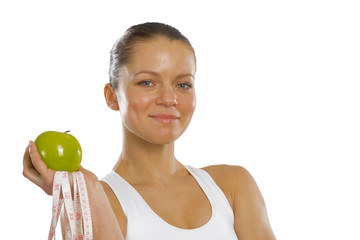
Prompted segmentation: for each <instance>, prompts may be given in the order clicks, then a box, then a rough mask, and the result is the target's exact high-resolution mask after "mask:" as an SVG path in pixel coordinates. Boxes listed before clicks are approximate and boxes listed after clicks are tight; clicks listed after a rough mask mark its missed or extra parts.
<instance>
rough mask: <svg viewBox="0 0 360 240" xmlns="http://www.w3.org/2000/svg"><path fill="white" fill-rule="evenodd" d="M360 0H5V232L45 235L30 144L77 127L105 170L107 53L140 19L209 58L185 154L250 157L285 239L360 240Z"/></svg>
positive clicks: (92, 164) (200, 159)
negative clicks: (29, 162) (26, 168)
mask: <svg viewBox="0 0 360 240" xmlns="http://www.w3.org/2000/svg"><path fill="white" fill-rule="evenodd" d="M359 12H360V8H359V5H358V3H357V1H347V0H342V1H340V0H339V1H331V0H330V1H325V0H324V1H320V0H311V1H310V0H303V1H285V0H284V1H280V0H274V1H256V0H253V1H242V2H237V3H236V2H235V1H227V0H223V1H184V0H183V1H64V0H63V1H45V0H44V1H39V0H33V1H25V0H20V1H16V0H14V1H6V2H5V1H2V2H1V3H0V24H1V25H0V26H1V37H0V41H1V44H0V66H1V67H0V68H1V70H0V81H1V86H0V100H1V101H0V104H1V112H0V114H1V118H0V121H1V126H0V127H1V129H0V134H1V138H0V141H1V142H0V147H1V163H2V167H1V191H2V193H1V208H0V219H1V229H2V230H1V235H2V236H8V235H11V236H13V237H12V238H11V239H46V237H47V234H48V229H49V225H50V219H51V197H50V196H47V195H46V194H45V193H44V192H43V191H42V190H41V189H39V188H38V187H36V186H35V185H34V184H32V183H31V182H30V181H28V180H27V179H25V178H24V177H23V176H22V159H23V154H24V151H25V148H26V146H27V144H28V140H30V139H31V140H35V138H36V137H37V136H38V135H39V134H40V133H41V132H43V131H47V130H55V131H66V130H71V133H72V134H73V135H74V136H75V137H76V138H78V140H79V141H80V143H81V145H82V148H83V166H84V167H85V168H88V169H90V170H92V171H93V172H94V173H95V174H96V175H97V176H98V177H99V178H101V177H103V176H105V174H107V173H108V172H109V171H110V170H111V169H112V167H113V165H114V164H115V162H116V160H117V158H118V156H119V154H120V151H121V119H120V115H119V112H115V111H112V110H110V109H109V108H108V107H107V106H106V103H105V100H104V95H103V87H104V85H105V83H107V82H108V75H107V72H108V63H109V51H110V49H111V47H112V45H113V43H114V42H115V40H116V39H117V38H118V37H120V36H121V34H122V33H123V32H124V31H125V30H126V29H127V28H128V27H130V26H131V25H133V24H137V23H142V22H146V21H159V22H165V23H168V24H170V25H173V26H175V27H177V28H178V29H179V30H180V31H182V32H183V33H184V34H185V35H186V36H187V37H188V38H189V39H190V41H191V42H192V44H193V46H194V48H195V51H196V54H197V61H198V72H197V75H196V91H197V110H196V112H195V115H194V117H193V121H192V123H191V124H190V127H189V128H188V130H187V132H186V133H185V134H184V136H182V137H181V138H180V139H179V140H178V141H177V143H176V145H177V150H176V156H177V158H178V159H179V160H180V161H181V162H182V163H183V164H190V165H193V166H196V167H203V166H206V165H211V164H219V163H225V164H232V165H242V166H244V167H246V168H247V169H248V170H249V171H250V172H251V173H252V175H253V176H254V178H255V179H256V181H257V183H258V185H259V187H260V189H261V191H262V193H263V196H264V198H265V202H266V204H267V209H268V214H269V218H270V221H271V224H272V227H273V230H274V232H275V234H276V236H277V238H278V239H284V240H285V239H292V240H297V239H299V240H304V239H307V240H309V239H314V240H318V239H347V240H349V239H360V231H359V225H360V221H359V216H360V215H359V214H360V206H359V203H360V193H359V191H360V188H359V185H360V184H359V183H360V174H359V170H360V169H359V164H358V162H359V159H360V127H359V123H360V108H359V107H360V94H359V93H360V84H359V81H360V47H359V46H360V44H359V43H360V33H359V29H360V17H359V16H360V14H359Z"/></svg>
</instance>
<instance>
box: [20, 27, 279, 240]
mask: <svg viewBox="0 0 360 240" xmlns="http://www.w3.org/2000/svg"><path fill="white" fill-rule="evenodd" d="M195 72H196V59H195V52H194V50H193V48H192V46H191V44H190V42H189V41H188V39H187V38H186V37H185V36H183V35H182V34H181V33H180V32H179V31H178V30H176V29H175V28H173V27H171V26H169V25H165V24H161V23H144V24H139V25H136V26H133V27H131V28H129V29H128V30H127V31H126V33H125V34H124V36H123V37H122V38H121V39H119V40H118V41H117V42H116V43H115V45H114V47H113V49H112V51H111V61H110V71H109V74H110V83H108V84H106V85H105V89H104V94H105V99H106V103H107V105H108V106H109V107H110V108H111V109H112V110H115V111H119V112H120V115H121V118H122V124H123V147H122V151H121V154H120V157H119V159H118V161H117V163H116V165H115V166H114V168H113V171H112V172H111V173H110V174H108V175H107V176H106V177H105V178H103V180H102V181H99V180H98V179H97V178H96V176H95V175H94V174H92V173H91V172H89V171H87V170H85V169H84V168H82V167H81V168H80V170H81V171H83V172H84V175H85V178H86V181H87V187H88V191H89V198H90V207H91V211H92V218H93V227H94V235H95V238H96V239H124V236H125V237H126V239H139V240H140V239H157V240H159V239H188V240H189V239H229V240H231V239H275V237H274V235H273V233H272V230H271V227H270V224H269V221H268V218H267V213H266V208H265V204H264V201H263V198H262V196H261V193H260V191H259V189H258V187H257V185H256V183H255V181H254V179H253V178H252V177H251V175H250V174H249V172H247V171H246V170H245V169H244V168H242V167H239V166H229V165H216V166H207V167H204V168H202V169H198V168H194V167H191V166H184V165H182V164H181V163H180V162H179V161H178V160H177V159H176V158H175V156H174V142H175V140H176V139H177V138H179V137H180V136H181V135H182V134H183V133H184V131H185V130H186V128H187V127H188V125H189V123H190V120H191V118H192V115H193V113H194V110H195V105H196V104H195V103H196V98H195V89H194V76H195ZM29 147H30V151H28V149H26V151H25V155H24V172H23V174H24V176H25V177H27V178H28V179H30V180H31V181H32V182H34V183H35V184H37V185H38V186H40V187H41V188H42V189H44V191H45V192H46V193H48V194H51V191H52V190H51V188H52V179H53V176H54V171H53V170H50V169H48V168H47V167H46V165H45V164H44V163H43V162H42V161H41V159H40V157H39V154H38V152H37V149H36V145H35V144H34V143H33V142H31V141H30V144H29V146H28V148H29ZM30 155H31V157H30Z"/></svg>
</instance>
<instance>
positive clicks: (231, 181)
mask: <svg viewBox="0 0 360 240" xmlns="http://www.w3.org/2000/svg"><path fill="white" fill-rule="evenodd" d="M201 169H203V170H205V171H206V172H207V173H208V174H209V175H210V176H211V177H212V178H213V179H214V181H215V183H216V184H217V185H218V186H219V187H220V189H221V190H222V191H223V192H224V194H225V196H226V197H227V198H228V201H229V203H230V205H231V207H232V208H234V199H235V196H236V194H237V193H238V192H240V191H241V192H243V191H246V188H248V187H251V185H252V184H251V183H252V182H254V180H253V178H252V176H251V174H250V173H249V172H248V170H247V169H246V168H244V167H242V166H237V165H227V164H219V165H210V166H206V167H203V168H201Z"/></svg>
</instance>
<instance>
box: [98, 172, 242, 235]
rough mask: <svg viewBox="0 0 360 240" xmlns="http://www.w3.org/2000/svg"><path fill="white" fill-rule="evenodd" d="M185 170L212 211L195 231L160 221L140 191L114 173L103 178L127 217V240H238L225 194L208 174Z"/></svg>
mask: <svg viewBox="0 0 360 240" xmlns="http://www.w3.org/2000/svg"><path fill="white" fill-rule="evenodd" d="M184 167H185V168H186V169H187V170H188V171H189V173H190V174H191V175H192V176H193V177H194V178H195V180H196V181H197V182H198V184H199V185H200V187H201V188H202V190H203V191H204V193H205V194H206V196H207V198H208V199H209V201H210V204H211V208H212V216H211V218H210V220H209V221H208V222H207V223H206V224H204V225H203V226H201V227H198V228H194V229H182V228H178V227H175V226H173V225H170V224H169V223H167V222H166V221H165V220H163V219H162V218H160V216H158V215H157V214H156V213H155V212H154V211H153V210H152V209H151V208H150V206H149V205H148V204H147V203H146V202H145V200H144V199H143V198H142V197H141V195H140V194H139V192H137V190H136V189H135V188H133V187H132V186H131V185H130V184H129V183H128V182H127V181H126V180H125V179H123V178H122V177H121V176H120V175H119V174H117V173H116V172H115V171H112V172H111V173H109V174H108V175H107V176H105V177H104V178H103V179H102V180H103V181H104V182H106V183H107V184H108V185H109V186H110V187H111V189H112V190H113V192H114V193H115V195H116V197H117V199H118V200H119V202H120V204H121V207H122V209H123V211H124V213H125V216H126V218H127V233H126V240H145V239H146V240H170V239H171V240H185V239H186V240H202V239H206V240H219V239H226V240H237V239H238V238H237V236H236V233H235V230H234V214H233V211H232V208H231V206H230V204H229V202H228V200H227V198H226V196H225V194H224V193H223V192H222V190H221V189H220V188H219V187H218V186H217V185H216V183H215V182H214V180H213V179H212V178H211V176H210V175H209V174H208V173H207V172H206V171H204V170H202V169H199V168H194V167H191V166H188V165H184Z"/></svg>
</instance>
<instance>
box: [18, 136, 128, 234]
mask: <svg viewBox="0 0 360 240" xmlns="http://www.w3.org/2000/svg"><path fill="white" fill-rule="evenodd" d="M79 171H81V172H82V173H83V174H84V177H85V181H86V187H87V190H88V195H89V201H90V210H91V217H92V218H91V219H92V224H93V234H94V240H98V239H99V240H100V239H109V240H123V239H124V237H123V235H122V232H121V230H120V227H119V225H118V223H117V219H116V217H115V214H114V212H113V210H112V208H111V206H110V203H109V200H108V198H107V196H106V194H105V192H104V189H103V186H102V185H101V183H100V181H99V180H98V178H97V177H96V176H95V174H93V173H92V172H90V171H88V170H86V169H84V168H83V167H80V169H79ZM54 174H55V171H54V170H51V169H49V168H47V166H46V164H45V163H44V162H43V161H42V160H41V157H40V155H39V152H38V150H37V147H36V144H35V143H34V142H30V144H29V146H27V148H26V150H25V153H24V159H23V175H24V176H25V177H26V178H28V179H29V180H30V181H31V182H33V183H35V184H36V185H37V186H39V187H40V188H42V189H43V190H44V191H45V192H46V193H47V194H49V195H52V185H53V179H54Z"/></svg>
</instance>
